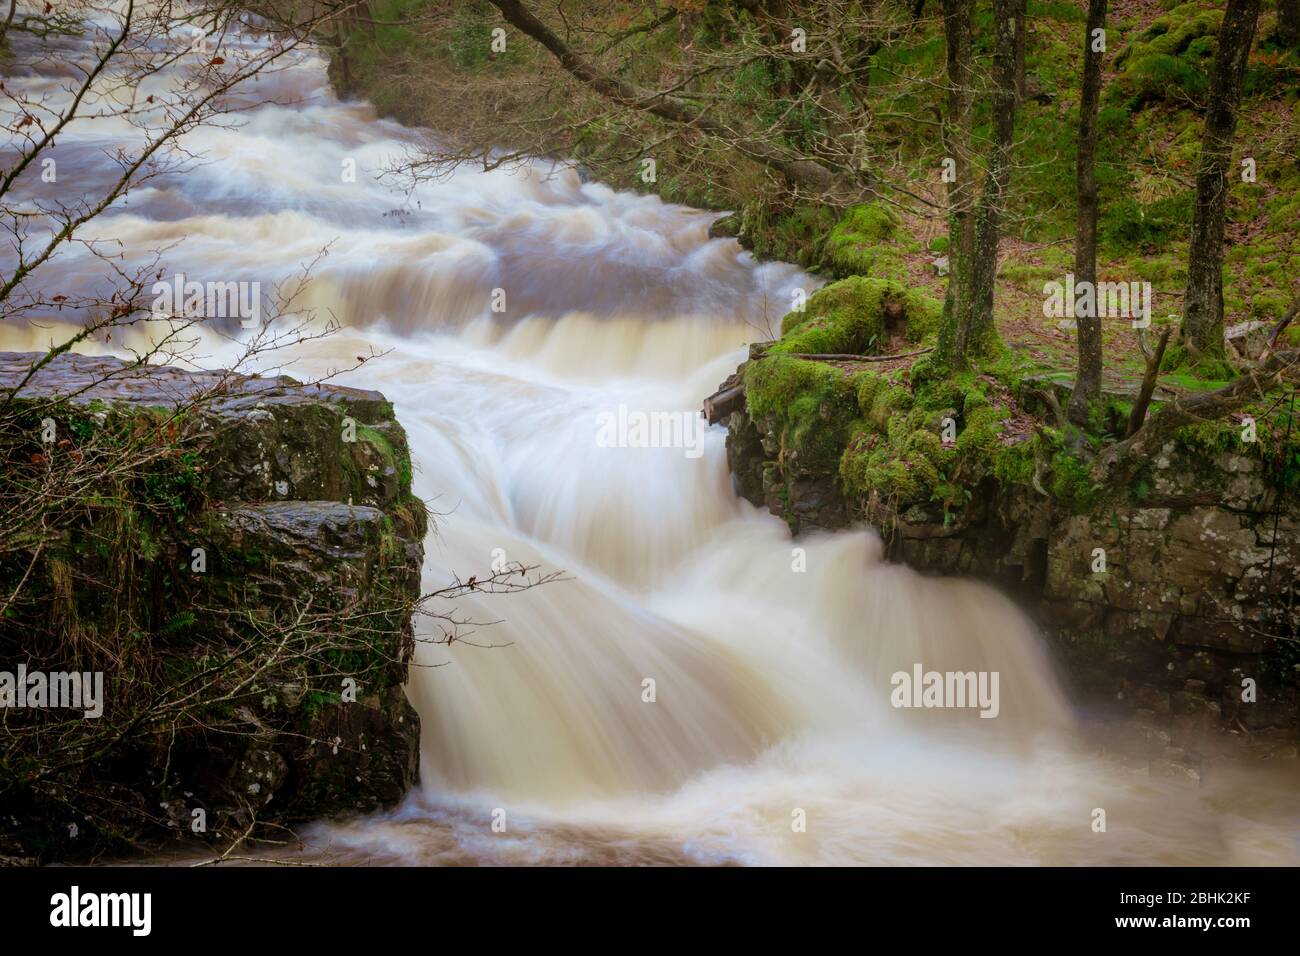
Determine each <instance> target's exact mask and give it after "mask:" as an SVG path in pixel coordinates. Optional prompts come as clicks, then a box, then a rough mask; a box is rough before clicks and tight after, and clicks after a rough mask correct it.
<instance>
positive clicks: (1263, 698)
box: [706, 366, 1300, 776]
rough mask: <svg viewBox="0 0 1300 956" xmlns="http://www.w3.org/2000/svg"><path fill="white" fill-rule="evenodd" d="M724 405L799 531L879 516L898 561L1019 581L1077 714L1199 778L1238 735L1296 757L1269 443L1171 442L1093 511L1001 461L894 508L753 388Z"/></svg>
mask: <svg viewBox="0 0 1300 956" xmlns="http://www.w3.org/2000/svg"><path fill="white" fill-rule="evenodd" d="M743 368H744V367H743V366H742V370H743ZM741 380H742V376H741V375H740V374H739V373H738V374H737V375H736V376H733V377H732V378H731V379H729V380H728V383H724V386H723V390H722V391H721V392H720V393H719V394H728V393H727V385H728V384H731V385H734V384H736V383H737V382H739V381H741ZM706 409H707V406H706ZM716 417H718V418H719V419H720V420H721V421H723V422H724V423H725V424H726V425H727V427H728V438H727V457H728V462H729V465H730V469H731V473H732V476H733V480H734V484H735V487H736V489H737V492H738V493H739V494H740V495H742V496H743V497H745V498H746V499H748V500H749V501H751V502H753V503H754V504H756V505H758V506H760V507H766V508H768V509H769V510H770V511H771V512H772V513H773V514H776V515H779V516H780V517H782V518H784V519H785V520H786V521H787V522H788V523H789V524H790V526H791V529H792V531H793V532H794V533H796V534H799V533H803V532H806V531H810V530H817V529H830V530H833V529H837V528H843V527H847V526H849V525H850V524H852V523H854V522H856V521H862V520H864V516H866V515H870V521H871V523H872V524H873V525H874V526H875V527H876V528H877V530H878V531H880V533H881V534H882V536H883V537H884V539H885V541H886V544H887V553H888V554H889V555H890V557H891V558H892V559H893V560H897V561H901V562H903V563H906V564H908V565H909V566H911V567H913V568H915V569H917V570H919V571H922V572H925V573H934V574H944V575H954V574H955V575H966V576H972V577H976V578H980V579H982V580H985V581H988V582H990V583H993V584H995V585H997V586H999V587H1001V588H1002V589H1003V590H1005V591H1008V592H1010V593H1011V594H1012V595H1013V596H1015V597H1016V598H1017V599H1018V600H1019V602H1020V603H1021V605H1022V606H1023V607H1025V608H1027V609H1028V610H1029V611H1030V612H1031V614H1032V615H1033V616H1034V617H1035V618H1036V619H1037V621H1038V623H1039V624H1040V626H1041V628H1042V630H1043V632H1044V634H1045V635H1046V637H1047V639H1048V642H1049V645H1050V647H1051V649H1052V650H1053V651H1054V656H1055V658H1056V661H1057V664H1058V670H1059V671H1060V673H1061V675H1062V677H1063V678H1064V680H1065V682H1066V685H1067V687H1068V688H1069V689H1070V691H1071V692H1072V696H1073V697H1074V699H1075V701H1076V702H1077V703H1078V704H1079V706H1080V708H1081V710H1082V711H1083V713H1084V714H1086V715H1089V716H1091V717H1095V718H1097V719H1099V720H1102V721H1104V722H1106V723H1107V725H1108V726H1112V727H1113V726H1114V725H1115V722H1116V721H1118V722H1121V723H1122V724H1124V725H1125V726H1126V728H1127V729H1129V730H1131V731H1132V733H1129V734H1122V735H1120V736H1119V739H1122V740H1123V741H1124V742H1125V743H1126V745H1127V746H1129V747H1131V748H1132V749H1133V750H1134V751H1136V755H1137V756H1138V758H1139V759H1142V760H1145V761H1147V762H1148V764H1149V766H1151V767H1153V768H1156V767H1159V768H1164V769H1167V770H1169V771H1171V772H1174V773H1182V774H1189V775H1192V776H1198V775H1199V774H1200V773H1201V772H1202V771H1203V770H1204V769H1206V767H1207V766H1208V765H1210V764H1212V763H1213V762H1214V761H1215V760H1218V759H1222V758H1225V757H1229V756H1232V757H1235V756H1238V755H1240V754H1242V753H1243V751H1244V752H1246V753H1249V754H1251V755H1254V756H1258V757H1262V758H1267V759H1274V760H1290V761H1294V760H1295V759H1296V754H1297V742H1298V741H1300V650H1298V648H1300V644H1298V643H1297V641H1296V639H1295V638H1296V635H1297V634H1300V576H1298V574H1297V569H1298V568H1300V501H1297V500H1296V498H1295V496H1294V495H1288V494H1287V493H1286V492H1283V491H1280V490H1279V489H1278V488H1277V487H1276V485H1275V483H1274V482H1273V481H1270V480H1269V479H1268V478H1267V477H1266V475H1265V474H1264V471H1263V469H1262V468H1261V463H1260V461H1259V460H1258V458H1257V457H1252V456H1251V455H1248V454H1245V453H1234V452H1222V453H1219V454H1216V455H1210V456H1207V455H1205V454H1202V453H1198V452H1195V451H1190V450H1188V449H1185V448H1181V447H1179V446H1178V445H1177V444H1175V443H1170V444H1169V445H1167V446H1166V447H1165V448H1163V449H1162V450H1161V452H1160V454H1159V455H1158V456H1157V457H1156V459H1155V461H1154V463H1153V468H1152V471H1151V474H1150V475H1149V476H1148V478H1147V479H1146V481H1145V485H1146V486H1145V487H1143V488H1142V490H1141V495H1140V500H1139V495H1138V494H1137V493H1135V492H1134V491H1133V490H1132V489H1123V490H1122V494H1114V495H1110V496H1107V497H1105V498H1103V499H1101V500H1099V501H1098V503H1097V504H1096V505H1094V506H1093V507H1091V508H1089V509H1086V510H1085V511H1083V513H1079V512H1078V511H1077V510H1072V509H1071V508H1068V507H1065V506H1064V505H1063V504H1062V503H1061V502H1059V501H1058V500H1056V499H1054V498H1053V497H1051V496H1050V495H1048V494H1047V493H1045V492H1043V491H1042V490H1040V489H1038V488H1036V487H1035V486H1034V483H1033V482H1029V481H1026V482H1025V483H1022V484H1014V485H1005V484H1002V483H1000V482H998V481H997V480H995V479H993V478H992V477H989V478H986V479H985V480H983V481H982V482H981V483H980V485H979V486H978V488H976V489H974V493H973V494H972V495H971V497H970V500H969V502H968V503H967V504H966V506H965V507H963V508H961V509H959V510H955V511H948V512H947V513H945V512H944V509H943V508H942V507H940V506H938V505H936V504H934V503H933V502H922V503H915V502H912V503H903V504H901V505H898V506H896V507H895V508H893V509H892V510H890V509H885V510H882V509H881V508H879V507H878V506H877V507H874V508H872V507H868V506H867V503H866V502H864V501H860V500H855V499H854V498H853V496H852V495H849V494H846V493H845V491H844V488H843V485H842V483H841V480H840V476H839V475H838V474H835V473H834V471H833V470H828V469H826V468H824V467H823V468H816V467H808V466H807V465H805V464H803V463H801V462H800V460H799V458H798V456H797V455H789V454H783V447H782V442H783V439H782V435H781V433H780V431H779V425H777V424H775V423H773V422H770V421H760V420H756V418H755V417H754V416H753V415H751V413H750V411H749V409H748V408H747V407H746V405H745V404H744V402H743V401H741V402H739V403H738V404H736V403H733V407H730V408H728V409H726V414H725V415H719V416H716ZM1111 738H1112V739H1115V738H1114V735H1111Z"/></svg>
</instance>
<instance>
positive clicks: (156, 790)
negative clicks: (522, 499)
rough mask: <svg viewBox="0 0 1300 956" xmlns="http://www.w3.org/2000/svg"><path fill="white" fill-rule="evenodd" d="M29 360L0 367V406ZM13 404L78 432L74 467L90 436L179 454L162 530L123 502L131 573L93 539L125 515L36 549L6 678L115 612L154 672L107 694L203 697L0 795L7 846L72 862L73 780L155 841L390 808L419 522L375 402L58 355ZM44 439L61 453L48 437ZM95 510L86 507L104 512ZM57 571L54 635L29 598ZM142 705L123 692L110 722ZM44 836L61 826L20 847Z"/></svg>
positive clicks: (405, 456)
mask: <svg viewBox="0 0 1300 956" xmlns="http://www.w3.org/2000/svg"><path fill="white" fill-rule="evenodd" d="M38 357H39V356H37V355H12V354H10V355H0V397H2V396H4V395H5V394H6V390H8V389H12V388H13V387H14V386H16V385H17V384H18V383H19V381H20V380H21V377H22V375H23V374H24V373H25V371H26V369H28V368H29V367H30V365H31V363H32V362H33V361H34V360H35V359H36V358H38ZM60 396H62V397H63V399H62V400H61V401H60V403H59V404H57V405H55V406H49V405H48V404H47V403H48V401H49V400H50V399H51V398H57V397H60ZM15 403H16V404H17V406H18V407H20V408H21V407H22V406H24V405H26V406H30V408H31V409H32V411H33V414H34V415H37V416H40V415H45V414H47V412H48V413H49V414H51V415H53V417H54V419H56V421H55V427H56V428H57V433H58V434H59V435H72V436H74V437H73V438H70V439H67V440H66V441H65V444H67V443H71V444H73V445H74V447H73V448H72V449H71V450H70V452H69V453H72V454H77V455H78V456H80V455H82V454H83V453H84V454H85V455H86V456H87V457H89V456H90V455H91V454H93V452H92V451H91V450H90V449H91V448H92V447H98V446H95V445H94V442H95V441H96V436H97V435H99V434H101V433H103V434H110V433H111V434H112V435H119V434H126V433H132V432H135V433H138V432H141V431H144V430H147V429H149V428H156V429H158V430H159V431H160V432H162V433H164V434H163V436H162V437H161V438H159V439H158V440H160V441H171V440H173V439H174V440H175V442H176V445H177V448H178V449H183V450H181V451H177V452H176V453H175V454H174V455H173V456H172V457H171V458H165V460H166V461H169V462H170V461H172V460H182V459H183V460H184V461H186V462H190V463H191V464H190V465H189V466H187V467H188V471H187V472H186V483H185V488H186V491H185V492H184V493H178V494H177V496H176V499H175V500H176V505H175V511H174V513H171V512H167V513H166V520H158V519H157V517H156V513H155V512H154V511H149V510H143V509H131V508H130V507H128V506H123V507H127V511H126V514H127V516H128V517H129V519H130V522H128V523H133V524H132V527H140V528H143V529H145V530H144V531H142V532H140V536H139V539H138V540H136V539H132V540H133V541H135V543H134V544H133V546H132V547H133V548H134V550H135V554H134V555H133V556H128V557H129V558H130V561H129V562H128V564H129V570H128V572H127V573H125V574H120V573H119V571H118V568H119V567H120V566H121V565H122V559H121V557H120V556H119V555H118V554H117V553H116V552H115V551H114V547H115V546H114V545H113V544H112V543H111V542H110V543H109V544H108V545H105V544H104V543H103V541H104V540H105V537H104V536H103V535H101V534H98V530H99V529H100V528H101V527H102V526H104V525H105V524H106V523H113V522H116V524H118V525H120V524H122V523H123V521H122V520H121V513H122V512H121V509H120V508H119V510H117V511H113V510H111V509H110V510H109V511H108V512H107V513H108V514H109V518H104V519H101V518H95V519H94V520H92V521H88V522H84V523H82V524H75V523H74V524H73V525H71V526H70V527H69V528H68V529H67V530H66V531H64V532H63V533H62V537H61V538H59V539H58V540H57V541H55V542H54V543H53V544H52V545H51V547H50V548H48V549H47V550H46V551H45V552H44V554H43V555H42V559H41V561H40V562H38V563H37V566H36V570H35V571H34V574H35V575H36V577H35V578H34V579H33V582H32V583H31V585H30V586H29V587H28V588H27V593H31V594H32V595H34V597H33V598H32V599H31V600H30V601H29V602H28V603H27V604H26V606H25V607H21V608H19V610H18V616H17V617H15V616H13V615H11V616H10V617H9V618H7V619H5V620H4V621H2V622H0V661H3V662H4V664H3V667H0V669H12V668H11V665H10V663H9V662H10V661H13V660H19V659H24V658H26V659H32V658H33V657H34V656H37V655H38V654H39V653H40V652H41V651H42V650H43V649H44V647H45V646H46V644H44V643H42V640H41V639H40V637H39V636H34V635H43V636H44V637H46V638H52V639H59V638H60V637H66V635H68V634H78V635H86V634H107V633H117V632H118V631H120V628H118V629H117V631H115V630H114V628H115V627H116V623H115V622H119V621H120V620H122V619H123V617H129V619H130V621H131V622H132V624H133V627H136V628H138V636H139V637H140V639H142V640H144V641H146V642H147V643H148V648H147V651H146V652H145V654H144V655H143V656H144V657H145V658H147V665H138V669H137V667H134V666H133V667H131V668H127V667H126V666H125V665H123V666H121V667H119V668H117V669H116V672H115V669H114V667H113V666H112V665H111V663H110V664H109V665H108V666H105V667H104V668H103V669H104V670H105V672H106V673H105V677H106V683H107V684H108V685H109V686H110V687H112V686H113V685H114V682H115V680H116V681H117V682H118V683H122V682H127V683H132V684H139V683H140V682H141V681H142V680H143V674H142V672H144V671H147V672H148V674H149V677H150V678H151V679H152V680H154V681H155V682H157V685H156V686H153V687H151V692H152V693H156V694H157V695H159V699H160V700H161V701H163V703H162V704H159V705H158V706H160V707H167V706H171V703H172V702H174V700H175V699H176V698H178V697H183V696H184V693H183V692H182V691H181V690H179V689H182V688H183V689H185V690H184V692H185V693H187V692H190V691H192V692H193V694H194V695H195V698H196V700H197V701H198V705H197V707H196V709H194V710H193V711H191V710H183V717H181V718H178V719H177V720H176V721H175V724H174V725H173V726H170V727H168V728H165V729H162V728H159V727H157V726H153V725H152V724H151V723H150V722H149V720H148V719H147V718H146V717H141V718H140V720H141V724H140V726H142V727H144V728H146V729H145V730H144V731H143V732H141V733H139V734H138V735H136V736H135V737H133V738H130V739H128V740H127V741H126V742H125V743H124V745H123V746H121V747H119V748H117V749H116V750H115V751H114V756H112V757H110V758H109V759H107V760H105V761H101V762H100V763H98V764H96V765H94V766H92V767H85V768H80V769H77V770H75V771H70V772H69V777H68V779H66V780H62V781H60V786H62V787H64V789H61V790H59V791H58V792H57V793H55V794H54V796H53V797H50V796H49V794H46V793H45V792H44V791H37V792H28V793H26V794H19V795H18V796H14V795H13V794H12V793H11V794H10V797H11V799H12V801H13V803H12V805H9V806H6V805H5V803H4V801H5V797H4V796H3V795H0V811H3V812H0V816H9V815H10V811H12V812H13V814H14V818H18V817H21V816H22V815H23V813H27V814H28V815H29V816H30V819H28V820H26V821H24V822H25V823H26V825H27V826H26V832H27V834H28V836H27V838H26V839H25V841H23V840H20V841H19V844H20V845H17V846H15V844H14V838H13V837H12V836H11V837H9V838H8V840H7V841H6V837H5V836H4V833H3V829H4V828H3V827H0V855H3V854H4V853H6V852H9V853H16V854H24V853H26V854H33V853H39V854H40V855H42V856H45V857H47V858H49V857H58V856H61V855H69V854H71V855H75V854H76V853H78V852H79V851H84V850H85V849H86V848H87V847H88V841H87V835H88V834H86V833H85V832H83V834H82V836H81V838H80V840H81V842H80V843H78V842H77V841H76V840H69V839H68V837H67V830H68V822H69V821H68V820H65V819H63V817H65V816H67V817H69V819H71V816H70V815H72V814H73V813H74V810H73V808H72V807H76V804H75V803H74V804H72V807H70V806H68V805H67V804H66V803H65V802H63V798H64V797H66V795H67V790H68V789H72V788H75V789H78V790H81V791H89V792H92V793H99V794H105V795H106V794H109V793H113V794H115V795H117V796H124V800H125V802H126V803H127V804H129V805H131V806H132V807H134V808H135V810H136V811H138V812H135V813H133V814H130V813H127V814H116V813H114V812H112V811H111V809H110V808H109V807H108V804H109V803H110V802H111V801H109V800H107V799H105V800H99V801H91V802H92V803H94V806H87V807H76V810H77V811H82V810H84V811H86V813H85V820H88V821H90V822H91V824H92V826H93V827H96V828H99V829H101V830H103V831H106V832H107V831H115V832H113V833H112V836H113V837H114V838H125V840H126V841H127V842H134V841H137V840H142V841H145V842H148V841H149V840H150V838H151V837H154V836H156V835H157V833H156V832H154V831H156V830H157V828H158V826H162V827H164V828H171V829H173V830H179V831H186V830H193V829H194V828H193V826H192V825H191V824H192V821H193V819H194V817H195V811H202V815H203V816H204V817H205V821H206V828H207V832H208V833H209V834H212V835H215V834H217V833H218V832H220V833H222V834H223V836H233V835H237V834H238V833H239V832H242V830H243V829H244V828H245V827H247V825H248V824H249V823H251V822H252V821H253V820H254V819H256V820H257V821H258V822H259V823H262V824H267V823H270V824H281V823H290V822H293V821H299V820H306V819H311V818H316V817H322V816H330V815H335V814H342V813H353V812H365V811H371V810H375V809H378V808H381V807H386V806H391V805H393V804H395V803H396V802H398V801H399V800H401V798H402V797H403V795H404V794H405V793H406V791H407V789H408V788H409V787H410V786H411V785H412V784H413V783H414V781H415V775H416V768H417V761H418V755H419V719H418V716H417V715H416V713H415V711H414V709H413V708H412V707H411V706H410V704H409V703H408V702H407V700H406V697H405V693H404V691H403V685H404V684H405V681H406V676H407V669H408V664H409V661H410V658H411V653H412V650H413V646H414V645H413V641H414V638H413V631H412V623H411V609H412V606H413V604H414V602H416V601H417V600H418V598H419V595H420V568H421V565H422V562H423V542H424V536H425V532H426V525H427V517H426V515H427V512H426V510H425V508H424V505H423V502H421V501H420V500H419V499H417V498H415V497H414V496H413V495H412V494H411V465H410V454H409V452H408V449H407V443H406V436H405V433H404V431H403V429H402V427H401V426H400V425H399V424H398V423H397V421H396V419H395V418H394V415H393V410H392V406H391V404H390V403H389V402H387V401H386V400H385V399H384V397H383V395H381V394H379V393H378V392H370V391H363V390H358V389H351V388H344V387H339V386H333V385H322V386H305V385H301V384H299V383H297V382H295V381H293V380H292V379H289V378H285V377H280V378H274V379H271V378H244V377H234V378H231V377H230V376H229V374H228V373H216V372H212V373H209V372H187V371H184V370H181V369H176V368H163V367H145V368H142V369H138V368H132V367H131V366H129V365H126V364H124V363H122V362H120V361H118V360H116V359H111V358H89V357H85V356H75V355H64V356H60V357H58V358H57V359H56V360H55V361H54V362H53V363H51V364H50V365H49V366H48V367H47V368H45V369H43V370H42V371H41V372H40V373H39V374H38V375H37V376H35V377H34V378H33V379H32V380H31V381H29V382H27V383H26V384H25V385H24V386H23V387H22V389H21V390H20V391H19V392H18V393H17V397H16V399H15ZM51 407H53V408H54V409H55V410H54V411H53V412H49V409H50V408H51ZM177 409H181V410H182V413H181V414H177ZM159 421H165V422H166V423H167V424H165V425H161V426H160V425H158V424H157V423H158V422H159ZM33 427H35V424H34V425H33ZM178 431H179V433H180V434H179V436H178V435H177V432H178ZM50 448H51V451H50V452H49V453H48V454H49V455H50V456H54V455H56V454H59V453H60V452H59V451H58V450H57V449H61V448H62V445H56V444H52V445H51V446H50ZM173 477H174V476H172V475H171V474H170V473H169V474H168V481H169V482H172V478H173ZM173 484H177V485H179V484H181V482H179V481H177V482H172V483H170V484H166V487H165V491H166V493H168V494H170V493H171V488H172V487H173ZM132 487H133V488H134V487H137V486H136V485H132ZM144 487H146V488H153V487H154V486H153V485H151V484H147V483H146V485H145V486H144ZM194 487H200V488H201V492H197V493H196V492H194V491H193V488H194ZM164 500H165V499H164ZM88 511H89V512H91V513H92V514H98V513H99V511H100V509H99V505H98V503H95V504H93V505H92V506H91V507H89V508H88ZM141 554H144V555H145V558H144V559H141ZM60 573H63V574H65V575H70V577H71V579H72V580H73V581H74V582H85V583H84V584H81V583H77V584H74V585H73V587H72V589H71V593H70V594H65V595H64V598H66V600H63V602H62V603H63V604H64V605H66V607H64V609H63V610H60V611H58V614H59V615H60V617H59V621H58V626H57V628H56V627H53V626H47V624H46V621H47V620H48V615H50V614H51V613H53V611H52V604H51V601H50V600H46V599H45V598H43V597H42V595H45V594H47V593H56V592H58V591H59V588H58V587H57V586H56V585H57V581H56V578H57V577H58V575H59V574H60ZM115 575H116V576H115ZM0 576H2V575H0ZM5 580H6V581H7V578H5ZM109 581H112V582H113V585H114V586H113V588H112V589H106V588H105V587H103V586H100V585H103V584H104V583H105V582H109ZM6 593H8V592H7V591H6ZM128 611H129V613H128ZM277 642H279V643H277ZM259 655H260V656H259ZM250 661H258V662H262V663H264V664H265V666H264V667H258V666H251V665H250V664H249V662H250ZM214 662H216V663H214ZM222 662H224V663H222ZM31 666H33V667H35V666H36V664H35V663H33V664H32V665H31ZM232 685H234V686H232ZM107 696H108V698H109V703H110V705H112V704H113V702H114V700H115V698H114V694H113V692H110V693H109V694H108V695H107ZM138 696H139V692H136V693H135V695H134V697H132V696H123V697H122V698H121V703H120V705H119V711H116V712H120V710H121V709H122V708H125V709H128V710H129V708H131V707H133V706H136V698H138ZM155 709H156V708H155ZM146 710H147V708H146ZM113 713H115V711H110V712H108V713H106V718H105V719H108V718H110V717H111V716H112V715H113ZM51 801H53V802H51ZM154 807H161V808H162V809H161V811H159V810H153V809H151V808H154ZM150 818H153V819H152V820H151V821H150ZM150 822H152V824H153V826H151V825H150ZM20 829H21V828H20ZM87 829H89V828H88V827H87V826H86V824H85V822H84V821H83V823H82V825H81V830H82V831H86V830H87ZM43 830H48V831H54V832H53V833H51V832H39V833H37V834H36V836H35V837H33V836H32V834H33V833H35V832H36V831H43ZM164 832H165V831H164ZM101 835H102V834H101ZM6 843H7V844H8V846H7V847H6Z"/></svg>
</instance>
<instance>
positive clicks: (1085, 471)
mask: <svg viewBox="0 0 1300 956" xmlns="http://www.w3.org/2000/svg"><path fill="white" fill-rule="evenodd" d="M1100 490H1101V488H1100V487H1099V486H1098V485H1097V484H1095V483H1094V482H1093V480H1092V477H1091V475H1090V473H1089V468H1088V464H1087V462H1085V461H1082V460H1081V459H1079V458H1076V457H1075V456H1074V455H1072V454H1071V453H1070V452H1068V451H1065V450H1062V451H1058V452H1057V453H1056V454H1055V455H1054V456H1053V457H1052V483H1051V492H1052V496H1053V497H1055V498H1056V499H1057V500H1058V501H1060V502H1061V504H1063V505H1064V506H1065V507H1067V508H1069V509H1070V510H1071V511H1073V512H1075V513H1076V514H1082V513H1083V512H1085V511H1087V510H1088V509H1089V508H1091V507H1092V506H1093V504H1094V503H1095V502H1096V500H1097V493H1098V492H1099V491H1100Z"/></svg>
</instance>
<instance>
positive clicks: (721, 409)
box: [704, 375, 745, 425]
mask: <svg viewBox="0 0 1300 956" xmlns="http://www.w3.org/2000/svg"><path fill="white" fill-rule="evenodd" d="M733 379H735V380H736V381H733ZM739 379H740V376H739V375H733V376H731V378H729V379H727V380H726V381H725V382H723V383H722V388H720V389H718V390H717V391H716V392H714V393H713V394H712V395H710V396H709V397H708V398H706V399H705V400H704V419H705V421H707V422H708V423H709V424H710V425H716V424H717V423H718V422H720V421H722V420H723V419H725V418H726V417H727V416H728V415H730V414H731V413H732V412H734V411H736V410H737V409H740V408H744V407H745V383H744V382H743V381H739Z"/></svg>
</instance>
